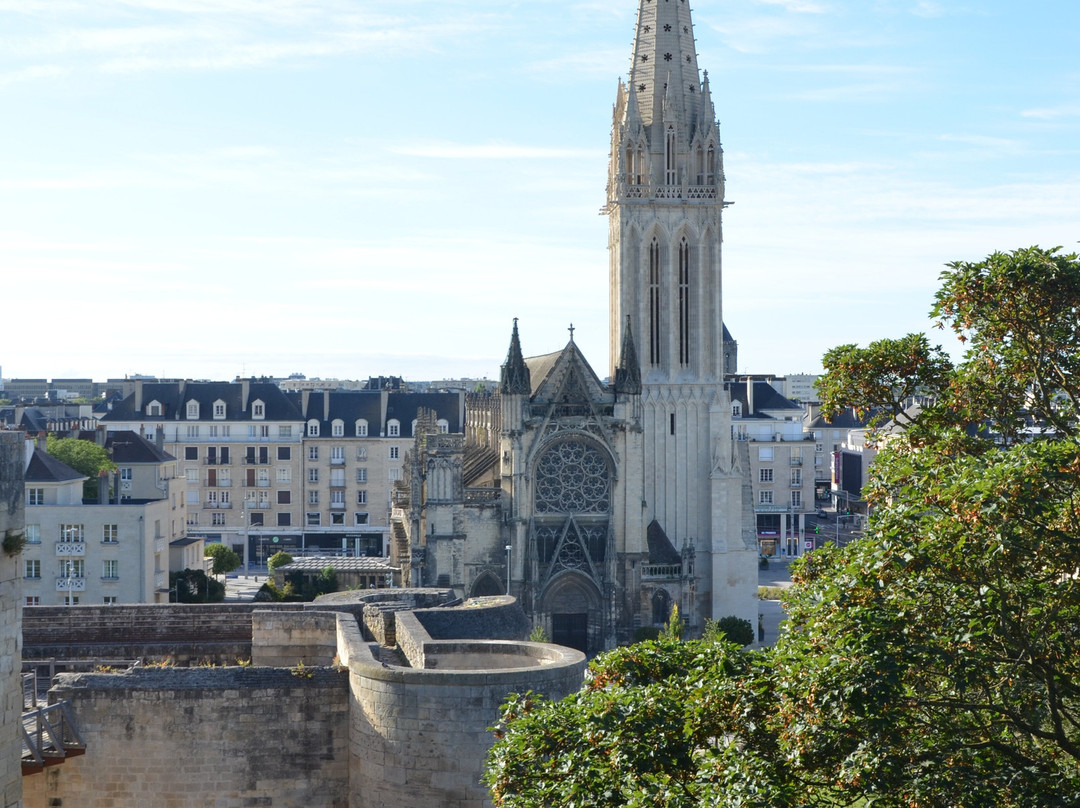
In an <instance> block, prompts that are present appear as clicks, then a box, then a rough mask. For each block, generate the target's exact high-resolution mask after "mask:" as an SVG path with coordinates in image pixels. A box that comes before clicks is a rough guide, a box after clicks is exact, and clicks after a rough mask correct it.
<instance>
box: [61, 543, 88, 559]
mask: <svg viewBox="0 0 1080 808" xmlns="http://www.w3.org/2000/svg"><path fill="white" fill-rule="evenodd" d="M56 555H57V556H60V557H63V558H70V557H72V556H84V555H86V542H84V541H58V542H57V543H56Z"/></svg>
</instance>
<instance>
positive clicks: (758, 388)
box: [725, 381, 803, 417]
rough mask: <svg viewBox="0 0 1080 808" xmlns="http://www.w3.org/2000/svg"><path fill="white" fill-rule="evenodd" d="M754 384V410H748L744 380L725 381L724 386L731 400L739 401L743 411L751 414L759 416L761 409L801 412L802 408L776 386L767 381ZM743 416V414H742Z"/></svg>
mask: <svg viewBox="0 0 1080 808" xmlns="http://www.w3.org/2000/svg"><path fill="white" fill-rule="evenodd" d="M753 385H754V411H753V412H750V405H749V403H748V401H747V396H746V382H735V381H733V382H726V383H725V386H726V387H727V389H728V392H729V393H731V400H732V401H739V402H741V403H742V405H743V412H744V413H749V415H751V416H755V415H756V416H761V415H762V414H763V413H762V411H763V410H792V411H794V412H802V411H803V408H802V407H801V406H799V405H798V404H796V403H795V402H794V401H792V400H791V399H789V398H785V397H784V396H782V395H780V393H778V392H776V388H775V387H773V386H772V385H771V384H769V383H768V382H757V381H756V382H753ZM744 417H745V416H744Z"/></svg>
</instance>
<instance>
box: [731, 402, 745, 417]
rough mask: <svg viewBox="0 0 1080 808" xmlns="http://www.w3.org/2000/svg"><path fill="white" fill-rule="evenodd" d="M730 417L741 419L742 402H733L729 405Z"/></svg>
mask: <svg viewBox="0 0 1080 808" xmlns="http://www.w3.org/2000/svg"><path fill="white" fill-rule="evenodd" d="M731 417H732V418H742V402H741V401H733V402H732V403H731Z"/></svg>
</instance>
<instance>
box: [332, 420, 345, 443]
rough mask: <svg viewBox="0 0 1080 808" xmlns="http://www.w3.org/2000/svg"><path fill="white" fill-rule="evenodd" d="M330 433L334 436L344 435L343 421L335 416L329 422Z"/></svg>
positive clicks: (340, 436)
mask: <svg viewBox="0 0 1080 808" xmlns="http://www.w3.org/2000/svg"><path fill="white" fill-rule="evenodd" d="M330 435H331V437H335V438H342V437H344V436H345V422H344V421H342V420H341V419H340V418H335V419H334V420H333V422H332V423H331V424H330Z"/></svg>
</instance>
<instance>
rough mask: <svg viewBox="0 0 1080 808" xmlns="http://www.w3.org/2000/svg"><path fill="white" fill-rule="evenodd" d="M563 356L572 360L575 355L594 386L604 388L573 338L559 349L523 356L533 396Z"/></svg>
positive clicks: (534, 396) (599, 388)
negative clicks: (539, 354)
mask: <svg viewBox="0 0 1080 808" xmlns="http://www.w3.org/2000/svg"><path fill="white" fill-rule="evenodd" d="M563 356H566V358H567V361H572V360H573V359H574V358H575V357H576V358H577V359H578V360H579V361H580V362H581V365H582V367H584V368H585V371H586V373H587V378H589V379H591V380H592V381H593V383H594V384H595V385H596V388H597V389H598V390H601V391H603V390H604V389H605V388H604V383H603V382H601V381H600V377H599V376H597V375H596V371H594V370H593V369H592V365H590V364H589V361H588V360H587V359H586V358H585V355H584V354H583V353H582V352H581V351H580V350H578V347H577V344H576V343H575V342H574V341H573V340H570V341H569V342H568V343H566V346H565V347H564V348H563V349H562V350H561V351H556V352H555V353H549V354H543V355H542V356H528V357H526V358H525V365H526V366H527V367H528V368H529V374H530V376H531V377H532V397H533V398H536V394H537V393H539V392H540V388H542V387H543V386H544V384H545V383H546V382H547V380H548V379H549V378H550V376H551V374H552V371H554V370H555V368H556V366H557V365H558V364H559V360H560V359H562V357H563Z"/></svg>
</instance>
